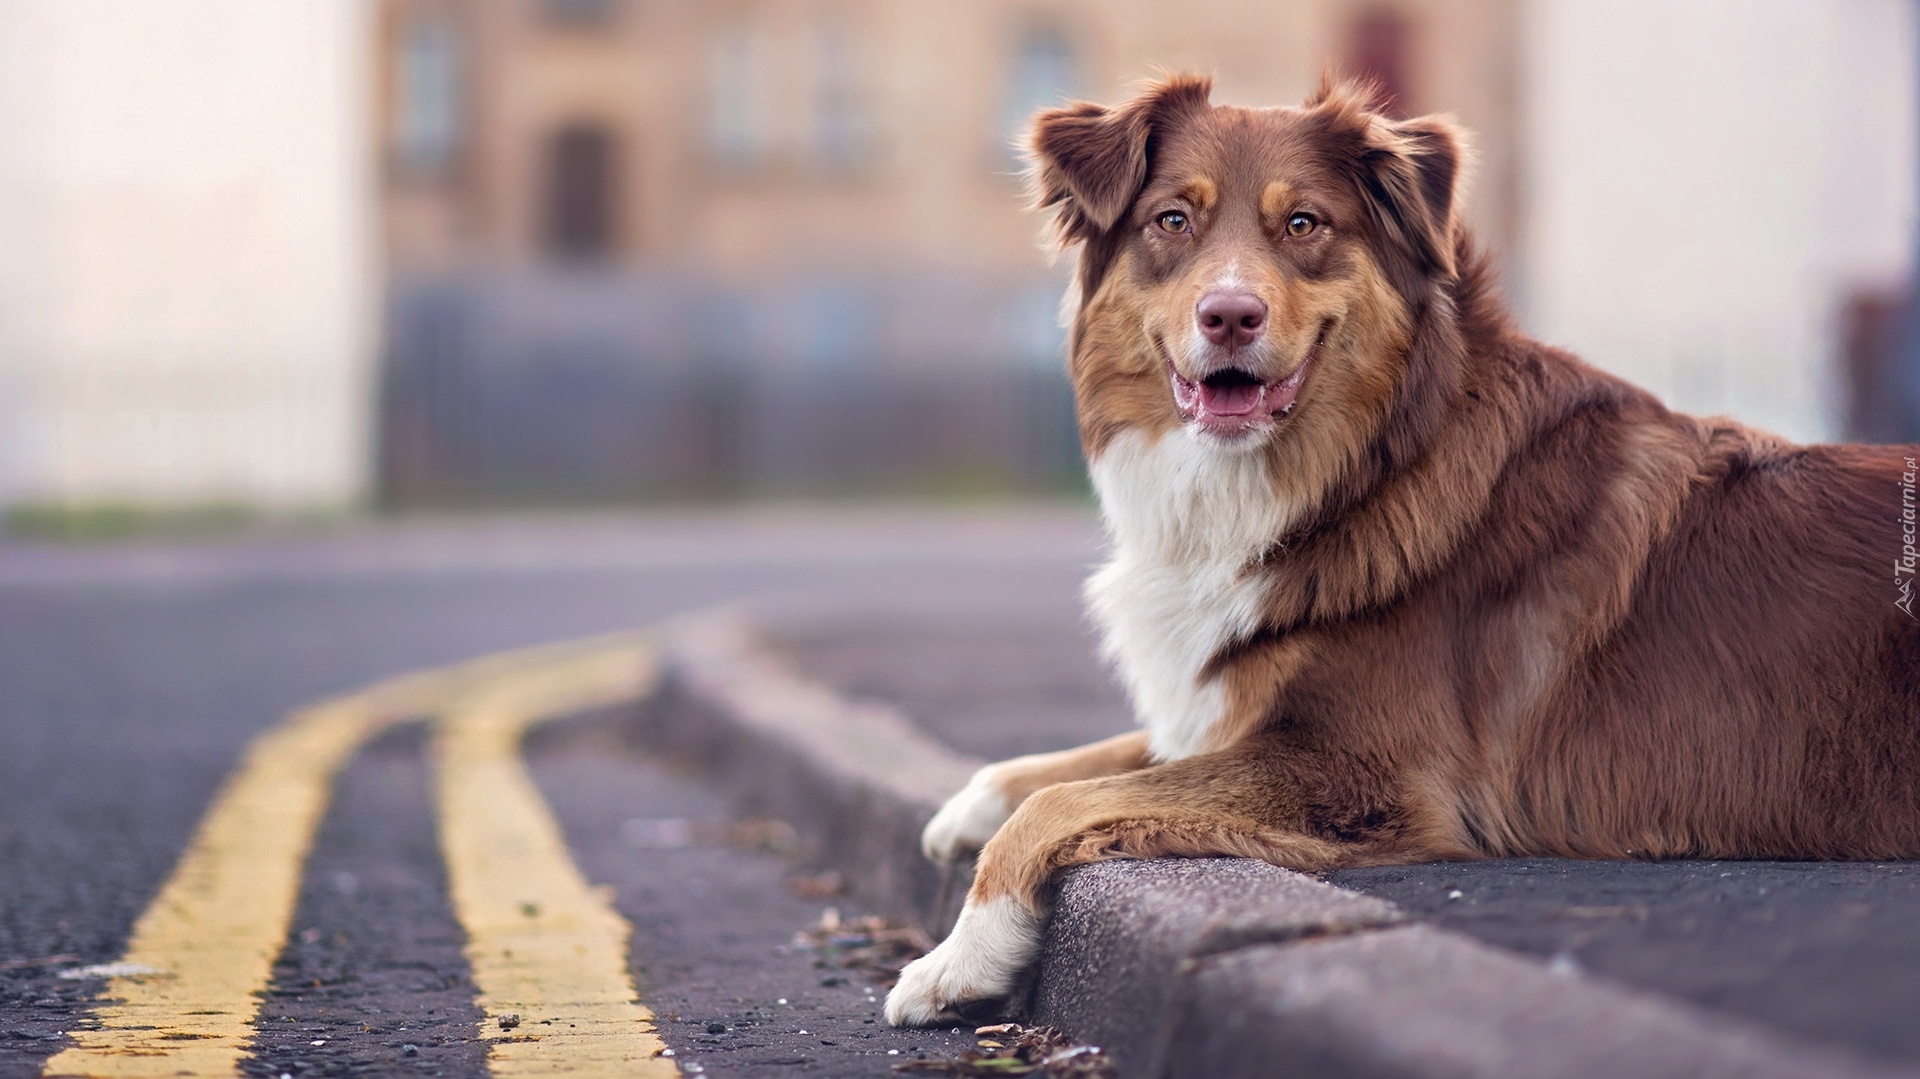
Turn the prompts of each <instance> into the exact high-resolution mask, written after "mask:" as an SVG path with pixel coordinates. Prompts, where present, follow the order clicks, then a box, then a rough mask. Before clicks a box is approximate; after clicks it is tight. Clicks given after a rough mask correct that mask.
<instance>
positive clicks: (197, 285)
mask: <svg viewBox="0 0 1920 1079" xmlns="http://www.w3.org/2000/svg"><path fill="white" fill-rule="evenodd" d="M371 14H372V11H371V8H370V7H368V6H367V5H365V4H363V3H361V2H360V0H273V2H271V3H259V2H258V0H7V2H6V3H5V4H3V5H0V503H5V502H29V503H40V504H58V505H86V506H96V505H103V504H128V505H139V504H160V505H180V504H210V503H245V504H257V505H268V506H306V505H315V504H321V505H336V504H341V503H345V502H350V501H352V500H354V499H356V498H358V497H360V496H361V495H362V493H363V492H364V490H365V487H366V482H367V477H368V474H369V467H368V466H369V455H368V445H369V442H368V431H369V426H368V421H369V416H370V411H371V409H370V404H371V386H372V378H371V375H372V360H373V356H374V350H375V340H374V337H375V333H376V331H377V321H376V315H377V311H378V307H377V303H378V282H377V279H376V274H375V271H376V268H377V251H376V250H375V243H376V236H375V233H374V230H373V229H372V227H371V226H372V224H373V220H374V219H373V216H372V211H373V208H374V207H373V195H374V193H373V191H372V190H371V189H370V188H369V186H368V185H367V184H366V183H365V182H364V178H365V177H366V176H367V175H368V168H367V162H368V159H369V157H370V155H371V153H372V135H371V133H370V131H369V125H368V113H369V109H368V103H369V101H370V98H371V95H370V93H369V92H368V78H369V75H370V71H371V65H370V61H371V59H372V56H371V49H370V45H371V38H370V36H369V35H370V32H371V30H372V21H371V17H370V16H371Z"/></svg>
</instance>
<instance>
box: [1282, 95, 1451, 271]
mask: <svg viewBox="0 0 1920 1079" xmlns="http://www.w3.org/2000/svg"><path fill="white" fill-rule="evenodd" d="M1381 95H1382V91H1381V89H1380V87H1379V86H1378V85H1376V84H1373V83H1368V82H1364V81H1353V80H1348V79H1343V78H1341V77H1339V76H1338V75H1336V74H1335V73H1333V72H1331V71H1329V72H1327V73H1326V74H1325V75H1324V76H1322V78H1321V80H1320V88H1319V90H1318V91H1316V92H1315V93H1314V95H1313V96H1312V97H1310V98H1308V99H1307V110H1308V112H1309V114H1310V115H1312V116H1313V117H1315V118H1317V119H1318V120H1319V121H1320V122H1321V124H1322V128H1321V130H1322V131H1323V132H1324V133H1325V135H1326V137H1327V138H1328V147H1329V149H1330V150H1332V152H1333V153H1334V155H1335V157H1336V158H1337V159H1342V160H1344V161H1345V162H1347V164H1348V166H1349V167H1352V168H1353V169H1354V171H1355V176H1354V179H1355V181H1356V182H1357V183H1358V184H1359V186H1360V189H1361V194H1363V195H1364V196H1365V197H1366V200H1367V202H1368V204H1369V209H1370V210H1371V212H1372V214H1373V216H1374V220H1375V224H1376V225H1378V226H1379V228H1380V231H1381V232H1382V233H1383V234H1384V235H1385V237H1386V239H1387V240H1388V241H1389V242H1392V243H1394V244H1395V245H1396V246H1398V247H1400V248H1401V249H1402V250H1404V251H1406V252H1407V254H1408V255H1410V256H1411V257H1412V260H1413V268H1414V270H1415V271H1417V272H1418V273H1419V274H1421V275H1422V276H1424V277H1435V276H1440V277H1450V276H1452V275H1453V273H1454V270H1455V267H1454V238H1455V236H1456V234H1457V233H1458V232H1459V229H1460V223H1459V215H1460V202H1461V193H1462V190H1463V188H1464V187H1465V177H1466V172H1467V162H1468V150H1467V136H1466V133H1465V132H1463V131H1461V130H1460V128H1459V127H1458V126H1457V125H1456V124H1454V122H1453V121H1452V120H1450V119H1448V118H1447V117H1444V116H1421V117H1417V118H1415V119H1412V120H1394V119H1392V118H1390V117H1388V116H1385V115H1383V114H1382V113H1381V111H1380V103H1381Z"/></svg>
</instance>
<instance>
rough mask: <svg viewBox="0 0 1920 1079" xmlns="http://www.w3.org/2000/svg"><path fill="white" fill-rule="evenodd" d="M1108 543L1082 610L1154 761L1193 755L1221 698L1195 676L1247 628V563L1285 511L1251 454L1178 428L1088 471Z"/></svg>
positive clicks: (1255, 595) (1253, 593) (1119, 442)
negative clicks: (1095, 628)
mask: <svg viewBox="0 0 1920 1079" xmlns="http://www.w3.org/2000/svg"><path fill="white" fill-rule="evenodd" d="M1091 472H1092V474H1093V485H1094V489H1095V490H1096V491H1098V492H1099V495H1100V508H1101V512H1102V514H1103V516H1104V517H1105V518H1106V523H1107V532H1108V535H1109V538H1110V539H1111V541H1112V543H1113V551H1112V558H1111V560H1110V561H1108V563H1107V564H1106V565H1105V566H1103V567H1101V568H1100V569H1099V570H1098V571H1097V572H1095V573H1094V575H1093V576H1092V577H1091V578H1089V579H1088V581H1087V587H1086V596H1087V608H1088V611H1089V612H1090V613H1091V614H1092V616H1093V620H1094V622H1095V624H1096V625H1098V627H1099V628H1100V631H1101V637H1102V641H1103V644H1104V650H1105V652H1106V655H1107V659H1108V661H1109V662H1111V663H1112V664H1113V665H1114V667H1115V669H1116V670H1117V671H1118V672H1119V674H1120V679H1121V681H1122V682H1123V683H1124V684H1125V685H1126V688H1127V692H1128V694H1129V695H1130V696H1131V697H1132V699H1133V708H1134V713H1135V715H1136V716H1137V717H1138V718H1139V721H1140V725H1141V726H1142V727H1144V728H1146V730H1147V735H1148V744H1149V746H1150V748H1151V750H1152V753H1153V755H1154V757H1155V758H1156V759H1158V760H1174V759H1177V758H1180V757H1186V756H1191V755H1192V754H1194V753H1197V752H1199V751H1200V750H1201V749H1202V748H1203V747H1204V746H1205V745H1206V741H1207V735H1208V733H1209V732H1210V731H1211V730H1212V728H1213V726H1214V724H1215V723H1217V722H1218V721H1219V719H1220V717H1221V713H1222V711H1223V710H1224V708H1225V706H1226V696H1225V692H1224V690H1223V688H1222V687H1221V685H1220V684H1219V680H1218V679H1215V678H1207V679H1202V678H1201V671H1202V669H1203V668H1204V667H1205V666H1206V663H1207V661H1208V660H1209V659H1211V658H1212V657H1213V655H1214V653H1215V652H1217V651H1219V649H1220V648H1221V646H1223V645H1225V644H1227V643H1228V642H1230V641H1232V640H1233V639H1235V638H1236V637H1240V636H1243V635H1245V634H1246V633H1248V632H1250V631H1251V630H1252V629H1253V627H1254V624H1255V619H1256V617H1257V615H1258V613H1259V606H1260V598H1261V594H1262V587H1261V583H1260V580H1259V578H1258V576H1257V575H1256V574H1252V573H1249V572H1248V566H1249V563H1250V562H1252V560H1253V559H1254V558H1255V557H1256V556H1257V555H1258V554H1259V553H1260V552H1261V551H1262V550H1264V549H1265V548H1266V547H1267V546H1268V545H1269V544H1271V543H1273V542H1274V541H1276V540H1278V539H1279V538H1280V537H1282V536H1284V535H1286V533H1287V530H1288V527H1289V525H1290V522H1291V520H1292V518H1293V508H1292V507H1291V506H1289V505H1287V504H1285V503H1284V502H1283V501H1282V500H1281V499H1280V497H1279V495H1278V494H1277V493H1276V492H1275V491H1274V489H1273V481H1272V479H1271V477H1270V476H1269V474H1268V472H1267V469H1266V462H1265V460H1264V458H1263V456H1262V455H1260V454H1258V453H1248V452H1236V451H1235V450H1234V449H1233V448H1232V447H1223V446H1220V445H1218V444H1216V443H1212V442H1209V441H1205V440H1203V439H1202V438H1200V437H1196V436H1195V435H1193V434H1192V433H1190V432H1188V431H1186V430H1175V431H1170V432H1168V433H1167V434H1165V435H1164V436H1160V437H1157V438H1156V437H1152V436H1148V435H1145V434H1142V433H1139V432H1132V431H1129V432H1126V433H1124V434H1122V435H1120V436H1119V437H1117V438H1115V439H1114V440H1113V441H1112V442H1111V443H1109V444H1108V445H1107V447H1106V448H1105V449H1104V450H1103V451H1102V452H1101V454H1100V456H1099V457H1097V458H1096V459H1095V460H1094V461H1093V463H1092V466H1091Z"/></svg>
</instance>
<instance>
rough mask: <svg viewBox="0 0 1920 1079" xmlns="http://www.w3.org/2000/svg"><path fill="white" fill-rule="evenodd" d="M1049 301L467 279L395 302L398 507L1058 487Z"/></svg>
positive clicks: (886, 290) (1067, 464) (1062, 456)
mask: <svg viewBox="0 0 1920 1079" xmlns="http://www.w3.org/2000/svg"><path fill="white" fill-rule="evenodd" d="M1052 294H1053V293H1052V286H1051V284H1050V283H1044V282H1043V283H1038V284H1027V285H1024V286H1022V287H1017V288H1011V287H1008V286H1006V285H1004V284H1001V285H995V284H993V283H981V282H968V281H951V280H925V279H921V280H904V281H888V282H875V281H844V280H842V281H825V282H822V281H813V282H804V283H789V284H785V285H771V286H763V287H758V288H752V289H741V288H720V287H717V286H714V285H712V284H709V283H696V282H688V281H685V280H674V279H670V278H665V277H661V276H648V275H640V274H614V273H600V274H560V273H525V274H495V275H469V276H463V277H459V278H449V279H443V280H438V281H431V282H412V283H407V284H403V285H400V286H397V287H395V288H394V290H393V292H392V295H391V297H390V300H389V311H388V326H387V346H386V357H385V363H384V372H383V384H382V394H381V409H380V455H379V456H380V474H381V489H382V495H383V497H384V500H385V501H386V502H387V503H388V504H390V505H394V506H399V507H410V506H449V505H486V504H566V503H606V502H628V501H636V500H649V499H661V498H716V497H722V498H723V497H735V496H750V495H765V494H776V495H790V494H823V493H867V492H888V493H920V494H940V493H951V492H959V491H1023V492H1036V491H1058V490H1068V489H1073V488H1076V487H1078V486H1079V485H1080V484H1081V483H1082V480H1081V475H1082V468H1081V462H1080V453H1079V446H1078V442H1077V439H1076V437H1075V433H1074V428H1073V413H1072V395H1071V392H1070V390H1069V388H1068V386H1067V383H1066V379H1065V376H1064V373H1063V371H1062V369H1061V363H1060V361H1059V358H1058V351H1057V350H1058V338H1057V330H1055V329H1053V328H1052V326H1051V322H1050V319H1048V320H1047V321H1046V322H1045V324H1044V325H1043V324H1042V323H1041V319H1042V318H1044V317H1045V316H1046V314H1047V311H1046V309H1047V308H1050V306H1051V299H1050V296H1051V295H1052Z"/></svg>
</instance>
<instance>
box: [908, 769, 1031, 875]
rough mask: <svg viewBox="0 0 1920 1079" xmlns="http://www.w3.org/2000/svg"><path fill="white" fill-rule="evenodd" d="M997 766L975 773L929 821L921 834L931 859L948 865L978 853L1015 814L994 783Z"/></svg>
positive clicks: (998, 786) (921, 841)
mask: <svg viewBox="0 0 1920 1079" xmlns="http://www.w3.org/2000/svg"><path fill="white" fill-rule="evenodd" d="M995 767H996V766H995V765H991V764H989V765H987V766H986V767H985V768H982V769H980V770H979V771H978V772H975V773H973V778H972V779H970V780H968V781H967V785H966V786H965V787H962V788H961V789H960V793H958V794H956V795H954V796H953V797H951V798H949V799H947V801H946V804H945V805H942V806H941V807H940V811H939V812H938V813H935V814H934V815H933V819H932V820H930V821H928V822H927V827H926V829H925V830H924V831H922V832H921V833H920V849H921V850H922V851H925V852H926V855H927V857H928V858H931V859H932V860H933V861H935V862H938V863H939V864H941V865H946V864H948V863H950V862H953V861H956V860H957V859H959V857H960V856H961V855H962V854H965V853H967V852H969V851H976V850H979V849H980V848H981V847H984V846H986V845H987V840H989V839H992V838H993V834H994V833H995V832H998V831H999V830H1000V826H1001V825H1002V824H1005V823H1007V818H1008V817H1010V816H1012V815H1013V807H1012V806H1009V805H1008V804H1007V796H1006V795H1005V794H1002V793H1001V791H1000V784H999V783H998V782H996V781H995V772H994V769H995Z"/></svg>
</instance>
